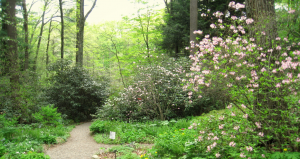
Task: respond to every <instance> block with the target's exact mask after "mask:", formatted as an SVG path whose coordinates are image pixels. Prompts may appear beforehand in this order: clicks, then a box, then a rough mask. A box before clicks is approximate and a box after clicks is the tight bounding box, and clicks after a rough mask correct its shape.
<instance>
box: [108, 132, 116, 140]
mask: <svg viewBox="0 0 300 159" xmlns="http://www.w3.org/2000/svg"><path fill="white" fill-rule="evenodd" d="M109 138H110V139H115V138H116V132H113V131H110V134H109Z"/></svg>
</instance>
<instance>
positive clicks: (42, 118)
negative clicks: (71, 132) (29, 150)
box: [33, 105, 62, 126]
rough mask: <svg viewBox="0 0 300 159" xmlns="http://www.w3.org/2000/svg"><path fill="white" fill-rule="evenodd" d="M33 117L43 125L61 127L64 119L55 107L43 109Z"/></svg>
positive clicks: (50, 106)
mask: <svg viewBox="0 0 300 159" xmlns="http://www.w3.org/2000/svg"><path fill="white" fill-rule="evenodd" d="M33 117H34V118H35V119H36V120H37V121H38V122H40V123H42V124H43V125H53V126H58V125H61V123H60V122H61V121H62V117H61V114H60V113H57V108H54V107H53V105H48V106H45V107H42V108H41V109H40V111H39V112H37V113H34V114H33Z"/></svg>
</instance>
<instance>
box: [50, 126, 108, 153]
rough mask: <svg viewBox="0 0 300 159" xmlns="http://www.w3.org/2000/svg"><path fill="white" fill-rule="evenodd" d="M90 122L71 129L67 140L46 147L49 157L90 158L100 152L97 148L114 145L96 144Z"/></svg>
mask: <svg viewBox="0 0 300 159" xmlns="http://www.w3.org/2000/svg"><path fill="white" fill-rule="evenodd" d="M90 125H91V122H86V123H83V124H80V125H77V126H76V127H75V128H74V129H73V130H72V131H71V133H70V134H71V136H70V137H69V138H68V141H67V142H65V143H63V144H58V145H55V146H53V147H50V148H47V149H46V154H47V155H49V156H50V158H51V159H91V158H92V156H93V155H94V154H96V153H97V152H100V150H99V148H100V147H103V148H110V147H112V146H114V145H107V144H98V143H96V141H95V140H94V139H93V137H92V135H91V133H90V129H89V126H90Z"/></svg>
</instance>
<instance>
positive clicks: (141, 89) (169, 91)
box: [97, 59, 189, 120]
mask: <svg viewBox="0 0 300 159" xmlns="http://www.w3.org/2000/svg"><path fill="white" fill-rule="evenodd" d="M180 61H181V63H180ZM188 63H189V62H188V60H187V59H185V60H178V61H175V60H173V59H169V60H165V61H164V62H162V63H161V64H160V65H158V64H152V65H151V66H145V65H144V66H138V67H137V68H136V72H137V75H136V77H135V78H134V79H133V81H134V82H133V83H132V84H131V85H130V86H128V87H127V88H125V89H124V90H123V91H122V92H121V93H120V95H119V96H118V97H113V98H111V99H110V100H108V101H107V102H106V104H105V105H104V106H103V107H102V108H99V110H98V112H97V117H98V118H102V119H103V118H104V119H112V118H114V119H120V120H142V119H160V120H166V119H170V118H172V117H175V116H177V117H178V116H182V115H184V111H185V107H186V104H188V102H189V98H188V95H187V93H188V91H187V90H184V89H183V88H182V85H181V84H182V81H183V79H184V78H185V76H184V75H185V70H186V68H188V67H186V66H185V65H188Z"/></svg>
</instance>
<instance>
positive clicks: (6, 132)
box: [0, 114, 18, 140]
mask: <svg viewBox="0 0 300 159" xmlns="http://www.w3.org/2000/svg"><path fill="white" fill-rule="evenodd" d="M17 119H18V118H11V119H8V118H7V116H6V114H0V138H1V137H4V139H6V140H12V138H13V135H14V134H16V133H17V128H16V127H15V126H16V124H17V122H18V121H17Z"/></svg>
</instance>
